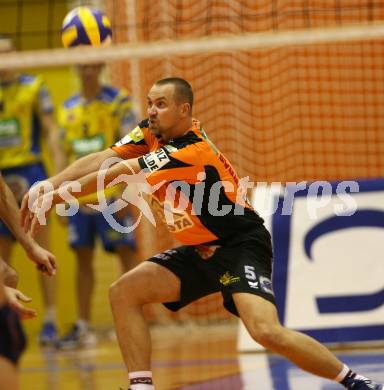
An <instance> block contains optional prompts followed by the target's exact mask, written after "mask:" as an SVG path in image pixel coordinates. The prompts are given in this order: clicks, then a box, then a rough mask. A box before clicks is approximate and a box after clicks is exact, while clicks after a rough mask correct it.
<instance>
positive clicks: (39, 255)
mask: <svg viewBox="0 0 384 390" xmlns="http://www.w3.org/2000/svg"><path fill="white" fill-rule="evenodd" d="M0 218H1V219H2V220H3V221H4V223H5V224H6V225H7V226H8V228H9V229H10V230H11V232H12V234H13V235H14V237H15V238H16V240H17V241H19V242H20V244H21V245H22V247H23V248H24V250H25V252H26V253H27V255H28V257H29V258H30V259H31V260H32V261H33V262H35V263H36V265H37V268H38V269H39V270H40V271H41V272H44V273H46V274H48V275H54V274H55V272H56V261H55V256H53V254H52V253H50V252H48V251H47V250H45V249H43V248H41V247H40V246H39V245H38V244H37V242H36V241H34V240H33V238H32V237H31V236H30V235H29V234H25V233H24V231H23V229H22V226H21V225H20V213H19V206H18V204H17V202H16V199H15V198H14V196H13V194H12V192H11V190H10V189H9V187H8V186H7V184H6V183H5V181H4V179H3V177H2V176H1V174H0Z"/></svg>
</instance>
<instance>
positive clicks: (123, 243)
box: [95, 214, 138, 274]
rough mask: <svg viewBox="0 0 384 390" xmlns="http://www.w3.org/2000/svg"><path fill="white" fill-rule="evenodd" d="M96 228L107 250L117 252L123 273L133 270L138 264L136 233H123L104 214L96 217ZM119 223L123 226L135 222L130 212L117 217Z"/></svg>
mask: <svg viewBox="0 0 384 390" xmlns="http://www.w3.org/2000/svg"><path fill="white" fill-rule="evenodd" d="M95 218H96V220H97V222H96V224H97V225H96V229H97V233H98V235H99V236H100V238H101V240H102V243H103V246H104V249H105V250H106V251H107V252H111V253H117V255H118V257H119V260H120V268H121V273H122V274H124V273H125V272H127V271H129V270H131V269H132V268H134V267H135V266H136V265H137V264H138V258H137V253H136V241H135V233H134V232H133V231H132V232H129V233H122V232H119V231H117V230H116V229H115V228H114V227H113V226H111V225H110V224H109V223H108V221H107V220H106V219H105V218H104V216H103V214H99V215H97V216H96V217H95ZM117 223H119V224H120V225H121V226H123V227H127V226H131V225H132V224H133V222H132V218H131V217H130V215H129V214H125V215H124V216H122V217H118V218H117Z"/></svg>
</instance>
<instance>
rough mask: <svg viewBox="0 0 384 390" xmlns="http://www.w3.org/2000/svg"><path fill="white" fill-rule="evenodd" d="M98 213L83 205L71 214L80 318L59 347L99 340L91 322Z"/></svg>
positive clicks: (69, 220)
mask: <svg viewBox="0 0 384 390" xmlns="http://www.w3.org/2000/svg"><path fill="white" fill-rule="evenodd" d="M94 217H95V216H94V214H91V213H88V212H86V211H84V210H81V209H80V210H79V212H78V213H77V214H76V215H74V216H71V217H68V226H69V241H70V246H71V248H72V249H73V251H74V252H75V256H76V276H75V285H76V294H75V296H76V302H77V320H76V322H75V323H74V324H73V325H72V327H71V328H70V329H69V331H68V332H67V333H66V334H65V335H64V336H63V337H62V338H61V339H60V341H59V342H58V347H59V348H62V349H71V348H77V347H81V346H91V345H94V344H95V343H96V338H95V335H94V334H93V332H91V331H90V326H89V323H90V320H91V303H92V294H93V290H94V285H95V273H94V268H93V259H94V246H95V232H96V230H95V218H94Z"/></svg>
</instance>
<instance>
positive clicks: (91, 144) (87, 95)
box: [58, 64, 137, 348]
mask: <svg viewBox="0 0 384 390" xmlns="http://www.w3.org/2000/svg"><path fill="white" fill-rule="evenodd" d="M76 69H77V73H78V75H79V79H80V93H77V94H75V95H73V96H71V97H70V98H69V99H68V100H67V101H65V103H64V104H63V106H62V107H61V109H60V112H59V124H60V127H61V130H62V140H63V142H64V149H65V152H66V155H67V157H68V160H69V162H73V161H74V160H76V159H78V158H80V157H83V156H85V155H87V154H89V153H92V152H98V151H101V150H103V149H105V148H106V147H108V146H110V145H112V144H113V143H114V142H115V141H116V140H118V139H120V138H121V137H122V136H124V135H125V134H126V133H127V131H128V130H130V129H132V128H133V127H135V126H136V115H135V112H134V110H133V107H132V101H131V100H130V98H129V97H128V95H127V93H126V92H125V91H124V90H122V89H118V88H114V87H111V86H109V85H103V84H102V82H101V73H102V70H103V64H91V65H78V66H77V68H76ZM96 201H97V196H96V195H95V196H93V197H91V198H87V199H84V200H83V202H82V205H81V207H80V210H79V211H78V213H76V214H75V215H74V216H71V217H68V219H69V241H70V245H71V247H72V248H73V249H74V251H75V253H76V258H77V276H76V289H77V305H78V319H77V321H76V322H75V324H74V325H73V326H72V328H71V329H70V331H69V332H68V333H67V334H65V335H64V336H63V338H62V339H61V340H60V341H59V343H58V347H59V348H74V347H78V346H86V345H92V344H94V343H95V341H96V338H95V335H94V333H93V332H91V331H90V328H89V322H90V318H91V299H92V292H93V289H94V284H95V273H94V269H93V259H94V252H95V238H96V236H98V237H100V239H101V241H102V243H103V246H104V249H105V250H106V251H108V252H114V253H117V254H118V256H119V259H120V263H121V271H122V272H123V273H124V272H126V271H128V270H130V269H131V268H132V267H134V266H135V265H136V261H137V260H136V255H135V248H136V245H135V238H134V235H133V233H132V234H122V233H119V232H118V231H115V230H114V229H113V228H112V227H111V226H109V224H108V222H107V221H106V219H105V218H104V216H103V215H102V213H100V212H98V211H95V210H93V209H91V208H89V207H87V206H85V203H92V202H96ZM118 219H119V223H120V224H121V225H126V226H129V225H131V224H132V223H131V214H130V212H129V209H128V208H127V209H125V210H122V212H121V213H120V214H119V215H118Z"/></svg>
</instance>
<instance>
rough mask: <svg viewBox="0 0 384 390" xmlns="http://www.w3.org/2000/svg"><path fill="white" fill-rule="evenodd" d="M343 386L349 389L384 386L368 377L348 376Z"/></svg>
mask: <svg viewBox="0 0 384 390" xmlns="http://www.w3.org/2000/svg"><path fill="white" fill-rule="evenodd" d="M345 387H346V388H347V389H351V390H383V389H384V386H383V385H379V384H377V383H375V382H373V381H371V380H370V379H368V378H359V379H356V378H355V379H353V378H348V379H347V380H346V382H345Z"/></svg>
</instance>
